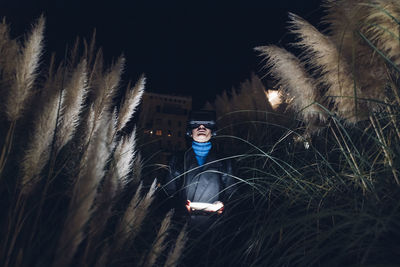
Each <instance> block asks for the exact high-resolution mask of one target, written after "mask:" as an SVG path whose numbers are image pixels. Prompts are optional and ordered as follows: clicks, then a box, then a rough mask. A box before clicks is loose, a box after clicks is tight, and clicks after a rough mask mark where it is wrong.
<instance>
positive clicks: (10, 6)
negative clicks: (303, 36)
mask: <svg viewBox="0 0 400 267" xmlns="http://www.w3.org/2000/svg"><path fill="white" fill-rule="evenodd" d="M107 2H108V3H111V2H112V3H113V5H110V4H107V5H105V4H99V3H98V2H97V1H86V0H82V1H76V0H53V1H50V0H30V1H29V0H0V16H1V17H4V16H6V18H7V21H8V22H9V23H11V25H12V26H11V28H12V33H13V34H14V35H21V34H22V33H23V32H26V31H27V30H29V29H30V24H32V23H33V22H34V20H35V19H36V18H37V17H38V16H39V15H40V14H41V13H43V14H45V17H46V20H47V30H46V36H45V38H46V50H47V51H48V52H49V51H56V53H57V54H58V56H59V57H60V58H62V55H63V54H64V51H65V47H66V45H69V46H71V45H72V44H73V43H74V41H75V38H76V37H77V36H80V37H84V38H87V39H89V38H90V37H91V35H92V32H93V30H94V29H95V28H96V31H97V45H98V46H101V47H103V49H104V54H105V56H106V60H107V62H108V63H110V62H111V60H112V59H113V58H116V57H118V56H119V55H120V54H121V53H124V55H125V56H126V59H127V70H126V73H125V76H124V80H129V79H132V80H134V81H135V80H136V79H137V78H138V77H139V75H140V74H141V73H145V74H146V76H147V86H146V90H147V91H152V92H159V93H172V94H178V95H192V96H193V101H194V106H195V107H200V106H201V105H203V104H204V102H205V101H206V100H212V99H213V98H214V97H215V95H216V94H217V93H220V92H221V91H223V90H229V89H231V88H232V87H233V86H235V87H237V86H238V85H239V84H240V83H241V82H243V81H244V80H245V79H247V78H249V77H250V73H251V72H255V73H256V74H258V75H260V76H262V75H264V74H265V70H263V68H262V67H263V65H262V58H261V57H260V56H258V54H257V53H256V52H255V51H254V50H253V48H254V47H256V46H261V45H267V44H277V45H280V46H285V47H287V46H288V44H289V43H290V42H291V41H292V39H291V38H292V37H291V36H290V35H288V34H287V30H286V27H287V20H288V12H293V13H295V14H298V15H300V16H302V17H303V18H305V19H307V20H308V21H310V22H311V23H312V24H313V25H318V21H319V18H320V17H321V8H320V2H321V1H320V0H307V1H298V0H279V1H266V0H264V1H261V0H259V1H249V0H247V1H225V0H220V1H217V0H216V1H208V2H207V1H134V0H131V1H129V0H123V1H122V0H110V1H107Z"/></svg>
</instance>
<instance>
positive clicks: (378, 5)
mask: <svg viewBox="0 0 400 267" xmlns="http://www.w3.org/2000/svg"><path fill="white" fill-rule="evenodd" d="M371 2H372V3H371ZM365 4H366V5H368V6H369V8H368V13H367V18H366V23H365V26H364V27H363V30H364V31H365V34H366V36H367V38H369V39H370V40H371V41H372V42H373V43H374V44H375V45H376V46H377V48H378V49H379V50H381V51H383V52H384V53H385V55H386V56H388V58H390V59H391V60H392V61H393V62H394V63H395V64H396V65H397V66H399V67H400V41H399V38H400V3H399V1H393V0H374V1H366V3H365Z"/></svg>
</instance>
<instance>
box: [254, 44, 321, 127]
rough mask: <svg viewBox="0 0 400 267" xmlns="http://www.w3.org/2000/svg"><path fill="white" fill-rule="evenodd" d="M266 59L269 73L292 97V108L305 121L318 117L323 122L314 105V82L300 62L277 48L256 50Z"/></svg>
mask: <svg viewBox="0 0 400 267" xmlns="http://www.w3.org/2000/svg"><path fill="white" fill-rule="evenodd" d="M256 50H257V51H260V52H261V54H262V55H264V56H266V57H267V60H268V61H267V66H268V67H269V68H270V70H269V72H270V73H271V74H272V75H273V76H274V77H276V78H277V79H278V83H279V85H280V86H282V88H284V90H286V91H287V93H288V94H289V95H290V97H293V100H292V103H291V104H292V107H293V108H294V109H295V110H296V111H297V112H298V113H299V114H300V116H301V117H302V118H303V120H305V121H310V120H313V119H314V118H316V117H318V118H319V119H320V120H324V119H325V116H324V113H322V110H320V109H319V108H318V106H317V105H314V104H313V103H314V102H318V91H317V88H316V85H315V82H314V80H313V79H312V78H311V77H310V76H309V75H308V73H307V72H306V70H305V68H304V66H303V65H302V63H301V62H300V60H299V59H298V58H297V57H295V56H294V55H293V54H291V53H289V52H288V51H286V50H285V49H283V48H279V47H277V46H263V47H258V48H256Z"/></svg>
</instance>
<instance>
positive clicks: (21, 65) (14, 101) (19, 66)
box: [6, 16, 45, 121]
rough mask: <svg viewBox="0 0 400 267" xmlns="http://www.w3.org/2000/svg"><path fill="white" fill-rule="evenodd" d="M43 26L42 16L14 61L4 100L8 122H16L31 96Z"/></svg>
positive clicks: (40, 50)
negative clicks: (10, 81) (11, 77)
mask: <svg viewBox="0 0 400 267" xmlns="http://www.w3.org/2000/svg"><path fill="white" fill-rule="evenodd" d="M44 24H45V21H44V17H43V16H42V17H40V18H39V20H38V22H37V23H36V25H35V26H34V27H33V30H32V32H31V34H30V35H29V36H28V38H27V40H26V42H25V45H24V48H23V49H22V51H20V53H19V55H18V56H17V58H16V59H15V61H16V66H15V77H14V81H13V84H12V87H11V88H10V91H9V94H8V96H7V99H6V114H7V117H8V119H9V120H10V121H16V120H18V118H19V117H20V116H21V115H22V111H23V109H24V107H25V103H26V101H27V100H28V98H29V96H30V95H31V89H32V87H33V84H34V81H35V79H36V76H37V68H38V67H39V60H40V56H41V54H42V46H43V44H42V43H43V32H44Z"/></svg>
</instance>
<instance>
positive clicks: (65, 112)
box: [56, 60, 87, 151]
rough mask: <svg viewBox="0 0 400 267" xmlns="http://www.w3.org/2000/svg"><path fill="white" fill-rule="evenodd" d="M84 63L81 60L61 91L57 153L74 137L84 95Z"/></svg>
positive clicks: (85, 80)
mask: <svg viewBox="0 0 400 267" xmlns="http://www.w3.org/2000/svg"><path fill="white" fill-rule="evenodd" d="M86 83H87V73H86V61H85V60H83V61H82V62H81V63H79V65H78V66H77V68H76V69H75V70H74V71H73V73H72V76H71V79H70V81H69V83H68V84H67V86H66V88H65V90H64V91H63V95H64V97H63V102H62V104H61V117H60V120H59V125H58V132H57V140H56V148H57V150H58V151H59V150H60V149H61V148H62V147H63V146H64V145H65V144H66V143H67V142H68V141H69V140H70V139H71V138H72V136H73V135H74V133H75V130H76V127H77V125H78V122H79V114H80V112H81V110H82V107H83V104H84V100H85V95H86V91H87V89H86Z"/></svg>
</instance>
